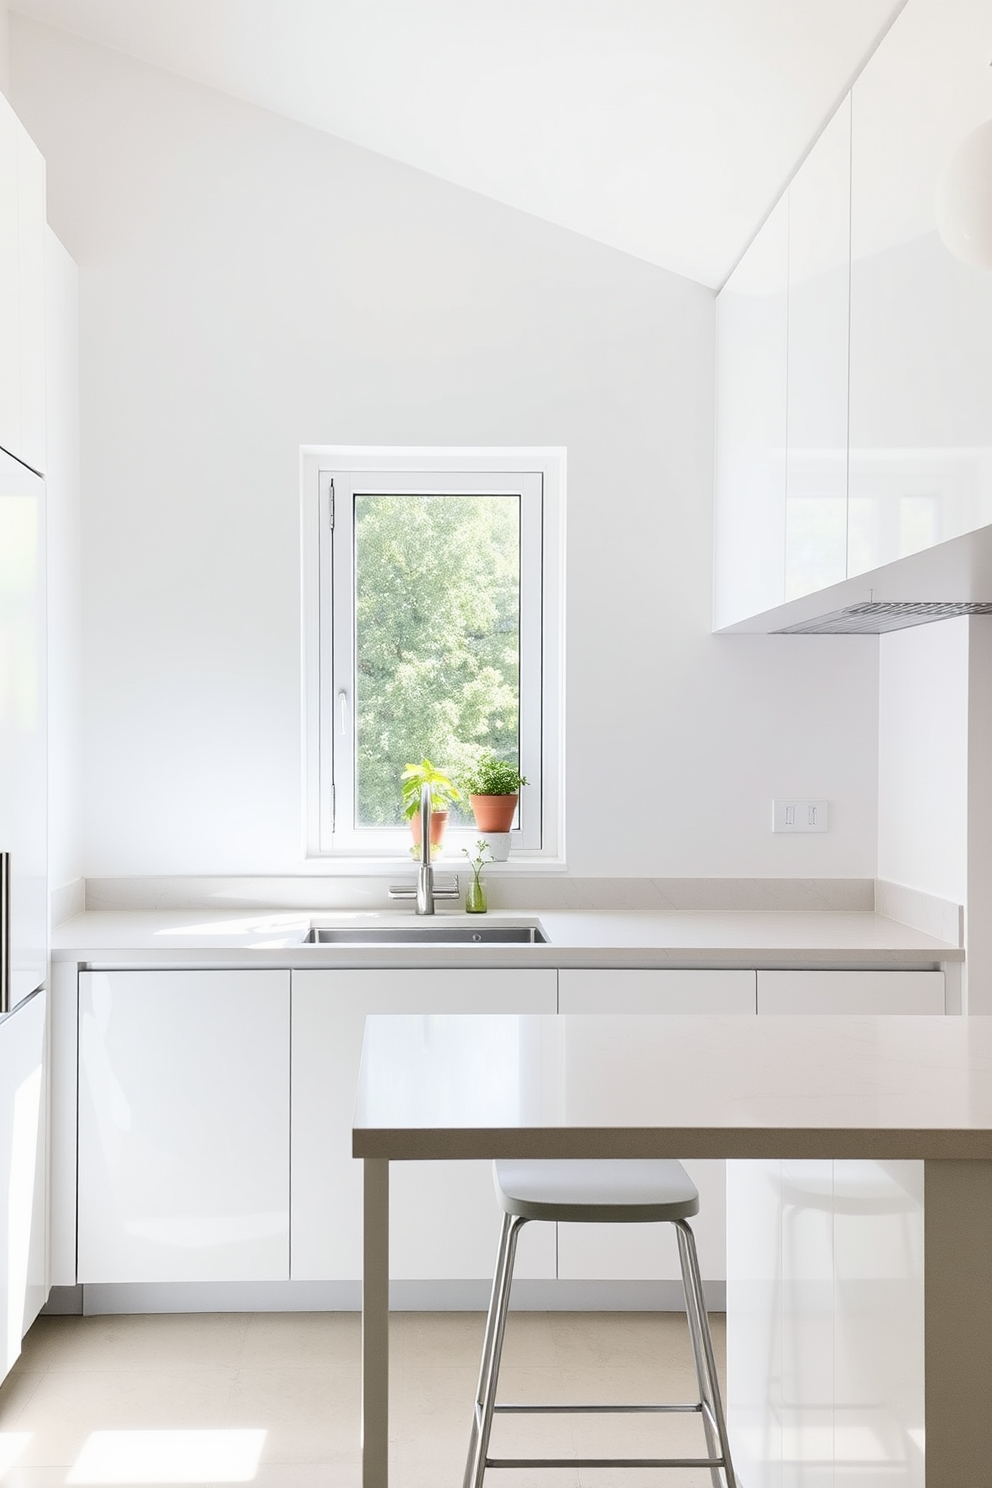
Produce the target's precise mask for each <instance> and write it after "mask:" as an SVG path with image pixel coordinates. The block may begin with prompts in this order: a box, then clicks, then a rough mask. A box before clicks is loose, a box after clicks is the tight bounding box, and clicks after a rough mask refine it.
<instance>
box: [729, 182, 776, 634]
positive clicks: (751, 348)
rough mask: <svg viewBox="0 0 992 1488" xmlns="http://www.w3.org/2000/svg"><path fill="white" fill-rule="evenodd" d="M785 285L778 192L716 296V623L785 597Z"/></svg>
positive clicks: (732, 620)
mask: <svg viewBox="0 0 992 1488" xmlns="http://www.w3.org/2000/svg"><path fill="white" fill-rule="evenodd" d="M788 288H789V216H788V201H787V199H785V198H783V199H782V201H781V202H779V204H778V206H777V207H776V208H775V209H774V211H773V212H772V213H771V216H770V217H769V218H768V221H767V222H766V223H765V225H764V227H762V229H761V231H760V232H759V233H758V236H757V237H756V238H755V240H754V242H753V243H752V245H751V247H750V248H749V249H748V251H747V253H746V254H745V255H744V257H743V259H742V260H741V262H740V264H739V266H738V267H737V268H736V269H735V270H734V273H733V274H732V275H731V276H730V278H729V280H728V281H727V283H726V285H725V287H724V288H723V290H722V291H721V293H720V295H719V297H718V299H717V302H716V314H717V322H716V327H717V368H716V376H717V390H716V513H715V533H714V536H715V570H714V619H713V623H714V626H715V627H716V628H719V627H720V626H722V625H730V624H732V623H733V622H734V621H735V620H742V619H744V618H745V617H746V616H748V615H756V614H759V613H760V612H761V611H762V610H768V609H771V608H772V606H773V605H777V604H781V603H782V600H783V598H784V597H785V591H784V584H785V449H786V406H787V404H786V399H787V395H786V379H787V368H788V325H789V313H788Z"/></svg>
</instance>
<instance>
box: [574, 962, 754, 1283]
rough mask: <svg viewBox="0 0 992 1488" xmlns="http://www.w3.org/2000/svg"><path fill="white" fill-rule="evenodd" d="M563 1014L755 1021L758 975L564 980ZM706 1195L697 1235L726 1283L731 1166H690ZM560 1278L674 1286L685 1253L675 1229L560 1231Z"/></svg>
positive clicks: (710, 1272)
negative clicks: (722, 1016)
mask: <svg viewBox="0 0 992 1488" xmlns="http://www.w3.org/2000/svg"><path fill="white" fill-rule="evenodd" d="M558 983H559V987H558V1006H559V1010H560V1011H561V1012H563V1013H604V1012H610V1013H740V1014H742V1015H745V1016H746V1015H750V1016H752V1017H753V1016H754V1010H755V990H754V988H755V974H754V972H753V971H734V970H731V971H716V970H713V971H703V970H700V971H695V970H691V971H676V970H669V969H660V970H650V971H648V970H645V971H640V970H618V971H598V970H597V971H585V970H582V971H579V970H576V971H571V970H563V971H560V972H559V973H558ZM685 1168H686V1171H687V1172H688V1173H689V1174H690V1176H691V1178H692V1180H693V1182H694V1183H695V1185H696V1187H697V1188H698V1189H699V1214H698V1216H697V1217H696V1219H694V1220H693V1222H692V1224H693V1229H694V1231H695V1234H696V1242H697V1245H698V1248H699V1263H700V1268H701V1270H702V1273H703V1277H704V1279H705V1280H706V1281H719V1280H722V1279H723V1277H724V1276H725V1275H726V1269H725V1266H726V1209H725V1198H724V1169H725V1164H724V1163H723V1162H722V1161H720V1160H715V1159H706V1158H693V1159H689V1160H687V1161H686V1163H685ZM558 1274H559V1276H562V1277H567V1278H569V1279H572V1280H580V1279H589V1278H596V1279H599V1278H609V1279H611V1280H624V1281H630V1280H648V1279H651V1280H654V1279H658V1278H661V1279H663V1280H666V1281H674V1280H676V1279H677V1278H678V1276H679V1263H678V1251H677V1247H676V1242H675V1236H674V1232H673V1231H672V1228H671V1226H670V1225H657V1226H656V1225H564V1224H563V1225H559V1226H558Z"/></svg>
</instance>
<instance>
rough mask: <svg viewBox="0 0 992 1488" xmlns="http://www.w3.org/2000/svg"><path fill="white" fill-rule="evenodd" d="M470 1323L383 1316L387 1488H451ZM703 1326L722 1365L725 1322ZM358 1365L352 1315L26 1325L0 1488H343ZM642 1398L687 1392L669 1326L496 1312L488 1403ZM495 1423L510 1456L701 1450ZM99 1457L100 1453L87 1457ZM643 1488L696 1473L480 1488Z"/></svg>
mask: <svg viewBox="0 0 992 1488" xmlns="http://www.w3.org/2000/svg"><path fill="white" fill-rule="evenodd" d="M482 1321H483V1320H482V1316H481V1314H478V1313H394V1314H393V1317H392V1320H391V1328H392V1332H391V1340H392V1375H391V1392H392V1399H391V1412H392V1428H393V1447H392V1458H391V1479H392V1482H393V1483H394V1484H396V1485H397V1488H428V1485H430V1488H444V1485H448V1484H450V1485H451V1488H460V1484H461V1475H462V1469H463V1465H464V1454H465V1448H466V1444H467V1434H468V1423H469V1418H470V1413H471V1405H472V1397H473V1392H474V1389H475V1379H476V1372H477V1369H478V1356H479V1349H480V1346H481V1339H482ZM712 1325H713V1335H714V1347H715V1349H716V1351H717V1355H718V1358H719V1359H721V1360H722V1356H723V1344H724V1328H723V1318H722V1317H714V1318H713V1319H712ZM358 1366H359V1320H358V1317H357V1315H355V1314H353V1313H211V1314H186V1315H175V1314H169V1315H165V1316H143V1317H93V1318H76V1317H73V1318H61V1317H51V1318H39V1319H38V1321H37V1322H36V1323H35V1325H34V1327H33V1328H32V1329H31V1332H30V1333H29V1334H28V1336H27V1338H26V1340H25V1344H24V1351H23V1354H22V1356H21V1358H20V1360H19V1361H18V1363H17V1365H16V1366H15V1368H14V1370H13V1372H12V1373H11V1374H10V1376H9V1377H8V1379H7V1380H6V1381H5V1383H4V1384H3V1386H2V1387H0V1485H2V1488H55V1485H56V1484H57V1485H59V1488H61V1485H63V1484H75V1483H90V1484H110V1483H114V1484H117V1485H120V1484H124V1485H133V1488H137V1485H139V1484H140V1485H145V1484H149V1483H159V1484H161V1483H170V1484H173V1483H180V1482H181V1483H186V1484H189V1483H192V1484H206V1483H217V1482H235V1481H237V1482H251V1483H253V1484H256V1485H257V1488H358V1485H359V1483H360V1465H359V1451H358V1441H359V1435H358V1431H359V1427H358V1418H359V1372H358ZM721 1368H722V1363H721ZM654 1391H657V1394H656V1396H655V1398H661V1399H668V1400H676V1399H678V1400H688V1399H690V1398H694V1384H693V1374H692V1367H691V1357H690V1353H689V1346H688V1341H687V1338H686V1336H685V1322H684V1319H683V1318H682V1317H680V1316H679V1315H677V1314H672V1313H660V1314H658V1313H655V1314H648V1315H644V1314H637V1313H570V1314H566V1313H514V1314H512V1315H511V1317H510V1321H509V1325H508V1331H507V1342H506V1348H505V1352H504V1360H503V1370H502V1376H501V1391H500V1393H501V1397H502V1398H503V1399H509V1398H510V1397H511V1396H512V1397H513V1398H514V1399H515V1400H525V1399H530V1400H572V1401H578V1400H601V1401H610V1400H612V1401H624V1402H631V1401H648V1400H650V1399H651V1397H652V1392H654ZM497 1429H498V1430H499V1431H500V1433H501V1435H500V1437H499V1438H498V1439H497V1438H496V1437H495V1436H494V1440H493V1449H494V1450H498V1451H504V1452H506V1453H508V1454H514V1453H517V1452H520V1451H524V1452H526V1451H528V1450H533V1451H535V1452H540V1453H541V1454H542V1455H549V1454H550V1455H558V1454H561V1455H567V1454H568V1453H570V1452H573V1451H579V1452H585V1453H587V1454H590V1453H610V1452H617V1453H622V1454H626V1453H629V1452H634V1453H637V1452H645V1453H647V1452H651V1453H667V1452H687V1453H690V1454H697V1453H699V1452H701V1451H702V1441H701V1432H700V1429H699V1425H698V1421H697V1420H696V1419H695V1418H691V1419H690V1418H682V1417H674V1418H669V1419H667V1420H666V1419H664V1418H657V1417H655V1418H651V1417H621V1416H613V1417H611V1416H601V1417H598V1418H582V1417H575V1416H559V1417H557V1418H554V1417H552V1418H544V1419H543V1420H539V1419H535V1418H533V1417H508V1418H504V1419H503V1420H501V1421H499V1422H498V1423H497ZM263 1432H264V1437H260V1435H258V1434H259V1433H263ZM661 1432H664V1433H665V1436H664V1439H662V1437H661V1436H660V1433H661ZM95 1433H98V1434H99V1435H96V1436H95V1435H94V1434H95ZM179 1433H188V1435H183V1436H180V1435H179ZM198 1433H199V1434H198ZM251 1433H256V1435H251ZM259 1441H261V1451H260V1453H259V1451H258V1444H259ZM649 1442H650V1444H649ZM102 1446H105V1447H106V1448H107V1449H109V1451H110V1453H111V1456H110V1458H109V1459H103V1460H96V1459H95V1458H94V1451H95V1449H96V1448H97V1447H102ZM205 1453H207V1454H210V1455H208V1456H204V1454H205ZM170 1454H172V1455H170ZM245 1454H247V1456H246V1455H245ZM173 1461H175V1462H178V1464H179V1465H178V1466H176V1465H171V1466H170V1463H173ZM108 1462H109V1465H108ZM210 1462H214V1463H218V1464H219V1465H217V1466H214V1467H212V1468H211V1467H210V1466H209V1465H208V1463H210ZM256 1462H257V1466H255V1465H254V1464H255V1463H256ZM225 1474H226V1476H225ZM659 1477H663V1479H664V1480H665V1481H667V1482H668V1483H669V1484H671V1488H697V1485H706V1488H709V1485H710V1476H709V1473H708V1472H702V1473H700V1472H697V1471H695V1470H684V1471H679V1472H673V1473H669V1474H664V1475H661V1474H653V1475H652V1474H649V1473H645V1472H635V1473H630V1472H627V1473H618V1472H616V1471H613V1472H610V1471H608V1470H605V1469H598V1470H592V1469H584V1470H578V1471H577V1470H574V1469H569V1470H562V1471H559V1470H557V1469H556V1470H545V1471H542V1472H525V1471H517V1472H513V1473H507V1472H492V1473H491V1474H490V1475H489V1477H488V1478H487V1488H489V1485H493V1488H531V1485H533V1484H539V1485H540V1488H566V1485H568V1488H606V1485H608V1484H613V1483H617V1482H620V1481H623V1482H625V1483H627V1484H629V1485H630V1488H636V1485H637V1484H639V1483H640V1484H647V1482H649V1481H650V1482H653V1483H656V1482H658V1480H659Z"/></svg>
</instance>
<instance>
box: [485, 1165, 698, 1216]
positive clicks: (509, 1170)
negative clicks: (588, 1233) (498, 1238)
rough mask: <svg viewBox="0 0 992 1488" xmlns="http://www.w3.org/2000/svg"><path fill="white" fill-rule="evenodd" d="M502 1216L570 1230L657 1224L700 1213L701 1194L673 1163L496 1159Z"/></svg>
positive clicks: (686, 1174) (496, 1182) (495, 1178)
mask: <svg viewBox="0 0 992 1488" xmlns="http://www.w3.org/2000/svg"><path fill="white" fill-rule="evenodd" d="M493 1179H494V1181H495V1184H496V1197H497V1199H498V1200H499V1206H500V1208H501V1209H502V1210H503V1213H504V1214H519V1215H521V1216H522V1217H523V1218H524V1219H546V1220H568V1221H570V1222H571V1223H573V1224H659V1223H664V1222H666V1221H671V1220H673V1219H689V1218H691V1216H692V1215H693V1214H698V1213H699V1191H698V1189H697V1188H696V1185H695V1184H694V1183H693V1181H692V1179H691V1178H690V1177H689V1175H688V1173H687V1172H686V1170H685V1168H684V1167H683V1166H682V1164H681V1163H680V1162H676V1161H675V1159H674V1158H592V1159H587V1158H548V1159H538V1158H535V1159H527V1158H499V1159H498V1160H497V1161H496V1162H495V1163H494V1164H493Z"/></svg>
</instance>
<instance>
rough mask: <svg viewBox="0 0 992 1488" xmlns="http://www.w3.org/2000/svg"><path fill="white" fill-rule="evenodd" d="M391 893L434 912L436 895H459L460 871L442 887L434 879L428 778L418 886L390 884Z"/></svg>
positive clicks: (423, 793) (422, 804) (422, 802)
mask: <svg viewBox="0 0 992 1488" xmlns="http://www.w3.org/2000/svg"><path fill="white" fill-rule="evenodd" d="M389 897H390V899H416V901H417V914H418V915H432V914H433V913H434V900H435V899H457V898H458V897H459V889H458V878H457V875H456V876H455V877H453V878H452V879H450V880H449V881H447V882H446V883H445V884H444V885H443V887H442V886H441V885H437V886H436V885H435V883H434V865H433V863H432V862H431V788H430V786H429V785H428V784H427V782H426V781H425V782H424V784H423V785H422V786H421V787H420V866H419V867H418V869H417V883H416V887H414V885H413V884H394V885H391V886H390V890H389Z"/></svg>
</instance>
